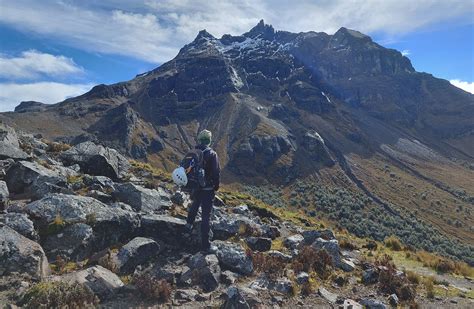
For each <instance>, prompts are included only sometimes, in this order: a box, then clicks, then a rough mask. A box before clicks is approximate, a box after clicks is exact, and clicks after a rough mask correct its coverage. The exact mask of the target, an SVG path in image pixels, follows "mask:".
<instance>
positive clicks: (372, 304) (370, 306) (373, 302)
mask: <svg viewBox="0 0 474 309" xmlns="http://www.w3.org/2000/svg"><path fill="white" fill-rule="evenodd" d="M360 304H361V305H362V306H364V308H367V309H386V308H387V306H385V304H384V303H382V302H381V301H379V300H377V299H372V298H364V299H362V300H361V301H360Z"/></svg>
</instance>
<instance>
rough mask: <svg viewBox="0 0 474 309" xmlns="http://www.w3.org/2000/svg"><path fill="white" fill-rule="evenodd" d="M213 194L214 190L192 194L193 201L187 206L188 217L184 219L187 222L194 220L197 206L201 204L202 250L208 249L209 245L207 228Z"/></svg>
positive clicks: (208, 227)
mask: <svg viewBox="0 0 474 309" xmlns="http://www.w3.org/2000/svg"><path fill="white" fill-rule="evenodd" d="M214 196H215V192H214V190H201V191H197V192H196V193H195V194H194V195H193V203H192V204H191V207H190V208H189V211H188V219H187V220H186V221H187V222H188V223H189V224H193V223H194V220H195V219H196V215H197V213H198V210H199V206H201V218H202V222H201V246H202V249H203V250H207V249H209V247H210V245H211V244H210V243H209V230H210V219H211V212H212V202H213V201H214Z"/></svg>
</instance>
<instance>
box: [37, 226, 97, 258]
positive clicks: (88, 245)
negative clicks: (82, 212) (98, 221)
mask: <svg viewBox="0 0 474 309" xmlns="http://www.w3.org/2000/svg"><path fill="white" fill-rule="evenodd" d="M93 243H94V232H93V230H92V227H90V226H89V225H87V224H84V223H75V224H72V225H69V226H67V227H66V228H64V229H63V230H62V231H61V232H60V233H58V234H53V235H49V236H47V237H46V240H45V241H44V243H43V248H44V250H45V251H46V255H47V256H48V259H49V260H50V261H54V260H55V259H56V257H57V256H61V257H67V258H69V259H71V260H73V261H81V260H84V259H85V258H86V257H88V255H89V254H90V253H91V251H92V247H93Z"/></svg>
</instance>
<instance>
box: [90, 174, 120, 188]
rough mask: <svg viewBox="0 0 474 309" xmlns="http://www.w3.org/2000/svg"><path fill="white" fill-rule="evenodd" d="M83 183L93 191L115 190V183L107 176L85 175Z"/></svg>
mask: <svg viewBox="0 0 474 309" xmlns="http://www.w3.org/2000/svg"><path fill="white" fill-rule="evenodd" d="M83 182H84V184H85V185H86V186H89V187H90V188H91V189H93V190H101V191H103V190H115V187H114V185H115V183H114V181H113V180H112V179H110V178H109V177H106V176H90V175H84V178H83Z"/></svg>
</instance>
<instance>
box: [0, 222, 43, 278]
mask: <svg viewBox="0 0 474 309" xmlns="http://www.w3.org/2000/svg"><path fill="white" fill-rule="evenodd" d="M50 272H51V270H50V268H49V264H48V259H47V258H46V255H45V253H44V251H43V249H42V248H41V246H40V245H39V244H38V243H36V242H34V241H32V240H30V239H28V238H26V237H24V236H22V235H21V234H19V233H17V232H16V231H15V230H13V229H11V228H10V227H8V226H0V276H5V275H8V274H11V273H25V274H29V275H31V276H32V277H35V278H44V277H46V276H47V275H49V274H50Z"/></svg>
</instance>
